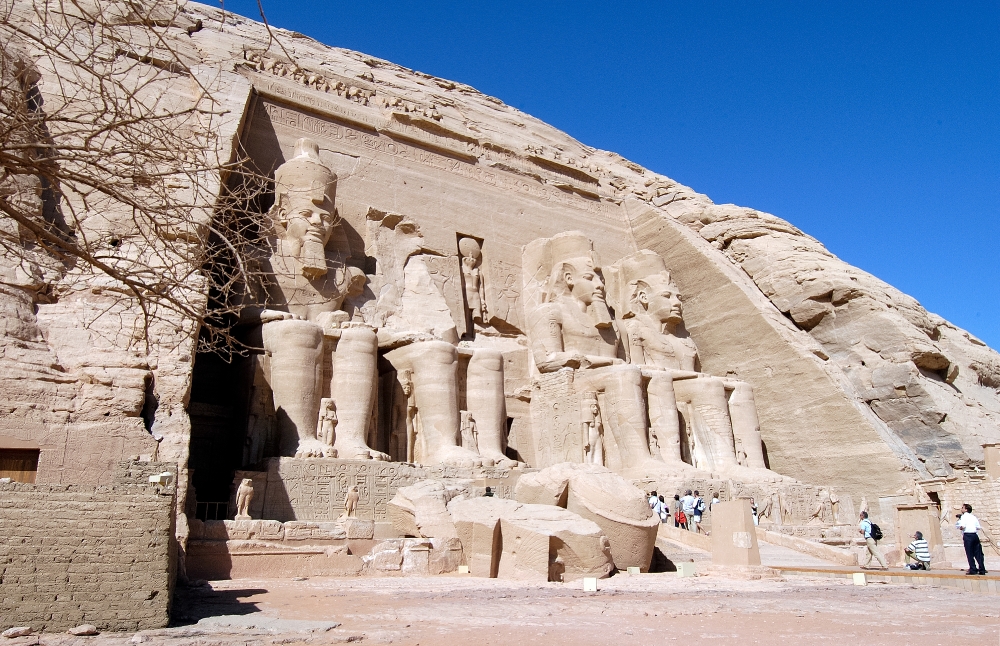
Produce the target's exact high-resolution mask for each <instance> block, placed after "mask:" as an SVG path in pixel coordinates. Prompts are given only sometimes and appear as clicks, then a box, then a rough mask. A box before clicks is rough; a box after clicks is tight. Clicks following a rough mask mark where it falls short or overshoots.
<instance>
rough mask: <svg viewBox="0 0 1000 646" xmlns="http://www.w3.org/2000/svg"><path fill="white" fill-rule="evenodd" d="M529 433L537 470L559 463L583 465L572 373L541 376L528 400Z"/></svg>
mask: <svg viewBox="0 0 1000 646" xmlns="http://www.w3.org/2000/svg"><path fill="white" fill-rule="evenodd" d="M531 429H532V435H533V440H534V442H533V444H534V449H535V460H536V461H537V464H535V465H532V466H537V467H538V468H545V467H547V466H551V465H553V464H558V463H560V462H583V458H584V456H583V427H582V425H581V423H580V395H579V394H578V393H577V392H576V389H575V388H574V385H573V373H572V372H570V371H559V372H554V373H547V374H541V375H539V376H538V378H537V379H536V381H535V387H534V392H533V393H532V397H531Z"/></svg>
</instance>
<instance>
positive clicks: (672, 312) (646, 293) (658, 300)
mask: <svg viewBox="0 0 1000 646" xmlns="http://www.w3.org/2000/svg"><path fill="white" fill-rule="evenodd" d="M636 298H637V299H638V301H639V304H640V305H641V306H642V307H643V309H645V310H646V312H647V313H648V314H649V315H650V316H652V317H653V318H654V319H656V320H657V321H660V322H661V323H680V322H681V321H682V320H683V308H682V306H681V299H680V298H679V296H678V293H677V286H676V285H674V284H673V283H671V282H670V281H669V280H667V279H666V277H665V276H655V275H654V276H649V277H647V278H646V279H645V280H642V281H640V282H639V285H638V290H637V293H636Z"/></svg>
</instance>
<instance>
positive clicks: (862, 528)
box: [858, 511, 889, 570]
mask: <svg viewBox="0 0 1000 646" xmlns="http://www.w3.org/2000/svg"><path fill="white" fill-rule="evenodd" d="M858 532H860V533H861V535H862V536H864V538H865V545H867V546H868V560H866V561H865V563H864V565H862V566H861V567H862V568H863V569H866V570H867V569H869V566H870V565H871V563H872V557H873V556H874V557H875V560H877V561H878V562H879V565H881V566H882V569H883V570H888V569H889V564H888V563H886V562H885V557H884V556H882V552H879V551H878V547H877V546H876V545H875V539H874V538H872V521H870V520H868V512H867V511H863V512H861V522H860V523H859V524H858Z"/></svg>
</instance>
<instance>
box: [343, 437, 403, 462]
mask: <svg viewBox="0 0 1000 646" xmlns="http://www.w3.org/2000/svg"><path fill="white" fill-rule="evenodd" d="M337 454H338V455H339V456H340V458H341V459H342V460H375V461H377V462H389V461H390V458H389V456H388V455H387V454H385V453H382V452H381V451H376V450H375V449H370V448H368V446H367V445H366V444H361V443H358V444H354V443H351V444H349V443H347V442H339V441H338V442H337Z"/></svg>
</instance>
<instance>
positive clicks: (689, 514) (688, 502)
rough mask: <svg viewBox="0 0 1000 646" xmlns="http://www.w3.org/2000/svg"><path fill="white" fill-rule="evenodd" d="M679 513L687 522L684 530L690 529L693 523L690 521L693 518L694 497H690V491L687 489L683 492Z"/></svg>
mask: <svg viewBox="0 0 1000 646" xmlns="http://www.w3.org/2000/svg"><path fill="white" fill-rule="evenodd" d="M681 511H683V512H684V516H685V518H686V520H687V523H686V524H687V527H686V529H691V526H692V525H693V523H691V519H692V518H693V517H694V496H692V495H691V490H690V489H688V490H687V491H685V492H684V497H683V498H681Z"/></svg>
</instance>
